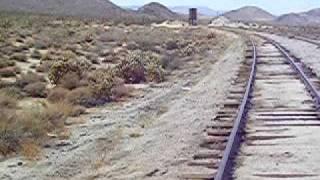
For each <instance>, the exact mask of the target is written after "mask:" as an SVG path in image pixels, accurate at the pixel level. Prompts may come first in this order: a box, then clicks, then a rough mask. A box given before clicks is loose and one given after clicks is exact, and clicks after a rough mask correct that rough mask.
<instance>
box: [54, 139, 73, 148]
mask: <svg viewBox="0 0 320 180" xmlns="http://www.w3.org/2000/svg"><path fill="white" fill-rule="evenodd" d="M71 144H72V143H71V141H68V140H62V141H59V142H57V144H56V146H57V147H63V146H70V145H71Z"/></svg>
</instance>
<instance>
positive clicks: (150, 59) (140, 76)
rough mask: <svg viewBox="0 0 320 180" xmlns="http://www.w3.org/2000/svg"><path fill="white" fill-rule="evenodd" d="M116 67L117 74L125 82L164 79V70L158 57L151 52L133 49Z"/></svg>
mask: <svg viewBox="0 0 320 180" xmlns="http://www.w3.org/2000/svg"><path fill="white" fill-rule="evenodd" d="M116 68H117V74H118V76H119V77H121V78H123V79H124V80H125V82H126V83H140V82H145V81H147V80H148V81H156V82H161V81H163V80H164V74H165V72H164V70H163V68H162V64H161V61H160V58H159V57H158V56H156V55H154V54H153V53H151V52H143V51H134V52H132V53H130V54H129V56H128V57H127V58H126V59H124V60H122V61H121V62H120V64H119V65H118V66H117V67H116Z"/></svg>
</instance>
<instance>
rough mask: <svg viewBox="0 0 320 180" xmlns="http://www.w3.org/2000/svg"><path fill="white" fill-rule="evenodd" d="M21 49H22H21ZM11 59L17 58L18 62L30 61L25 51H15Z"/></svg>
mask: <svg viewBox="0 0 320 180" xmlns="http://www.w3.org/2000/svg"><path fill="white" fill-rule="evenodd" d="M19 51H21V50H19ZM10 59H11V60H15V61H18V62H28V60H27V56H26V55H25V54H23V53H15V54H13V55H12V56H11V57H10Z"/></svg>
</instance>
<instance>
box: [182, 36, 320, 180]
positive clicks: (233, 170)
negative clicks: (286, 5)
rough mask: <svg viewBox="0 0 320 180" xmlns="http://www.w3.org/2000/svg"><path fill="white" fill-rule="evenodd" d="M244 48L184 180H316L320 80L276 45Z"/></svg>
mask: <svg viewBox="0 0 320 180" xmlns="http://www.w3.org/2000/svg"><path fill="white" fill-rule="evenodd" d="M248 47H249V49H248V50H247V53H249V54H248V55H247V57H246V58H247V61H246V63H244V64H243V65H242V66H241V68H240V71H239V73H238V77H237V78H236V80H235V81H234V82H233V83H232V89H231V90H230V92H229V96H228V97H227V100H226V102H225V103H224V105H223V106H222V108H221V110H220V111H219V112H218V114H217V116H216V117H214V119H213V121H212V123H211V124H210V125H208V127H207V129H206V130H205V133H206V138H205V139H204V140H203V142H202V143H201V144H200V147H201V148H200V149H201V150H200V151H199V152H198V153H197V154H195V155H194V156H193V160H192V161H190V162H189V164H188V165H189V166H190V167H192V168H190V171H189V172H187V173H184V175H183V176H182V177H183V179H215V180H229V179H241V180H251V179H273V178H275V179H281V178H289V179H290V178H291V179H297V178H300V179H320V168H318V165H317V163H318V162H320V155H318V147H320V139H319V138H317V135H318V136H319V137H320V118H319V114H318V104H319V102H320V95H319V93H318V90H320V81H319V80H318V78H317V77H316V75H315V73H313V72H312V71H311V70H310V69H309V68H307V67H306V66H304V64H303V63H302V62H301V61H300V60H299V59H296V58H294V57H293V56H291V55H290V53H289V52H288V51H287V50H285V49H284V48H283V47H281V46H280V45H279V44H277V43H275V42H272V41H269V40H267V39H263V38H258V40H257V43H256V44H255V43H254V42H250V43H249V46H248ZM318 139H319V140H318Z"/></svg>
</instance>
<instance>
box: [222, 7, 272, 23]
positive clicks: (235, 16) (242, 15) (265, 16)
mask: <svg viewBox="0 0 320 180" xmlns="http://www.w3.org/2000/svg"><path fill="white" fill-rule="evenodd" d="M224 16H225V17H227V18H229V19H230V20H233V21H246V22H249V21H272V20H274V19H275V16H273V15H272V14H270V13H269V12H267V11H265V10H263V9H261V8H258V7H255V6H245V7H242V8H240V9H236V10H232V11H229V12H226V13H225V14H224Z"/></svg>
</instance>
